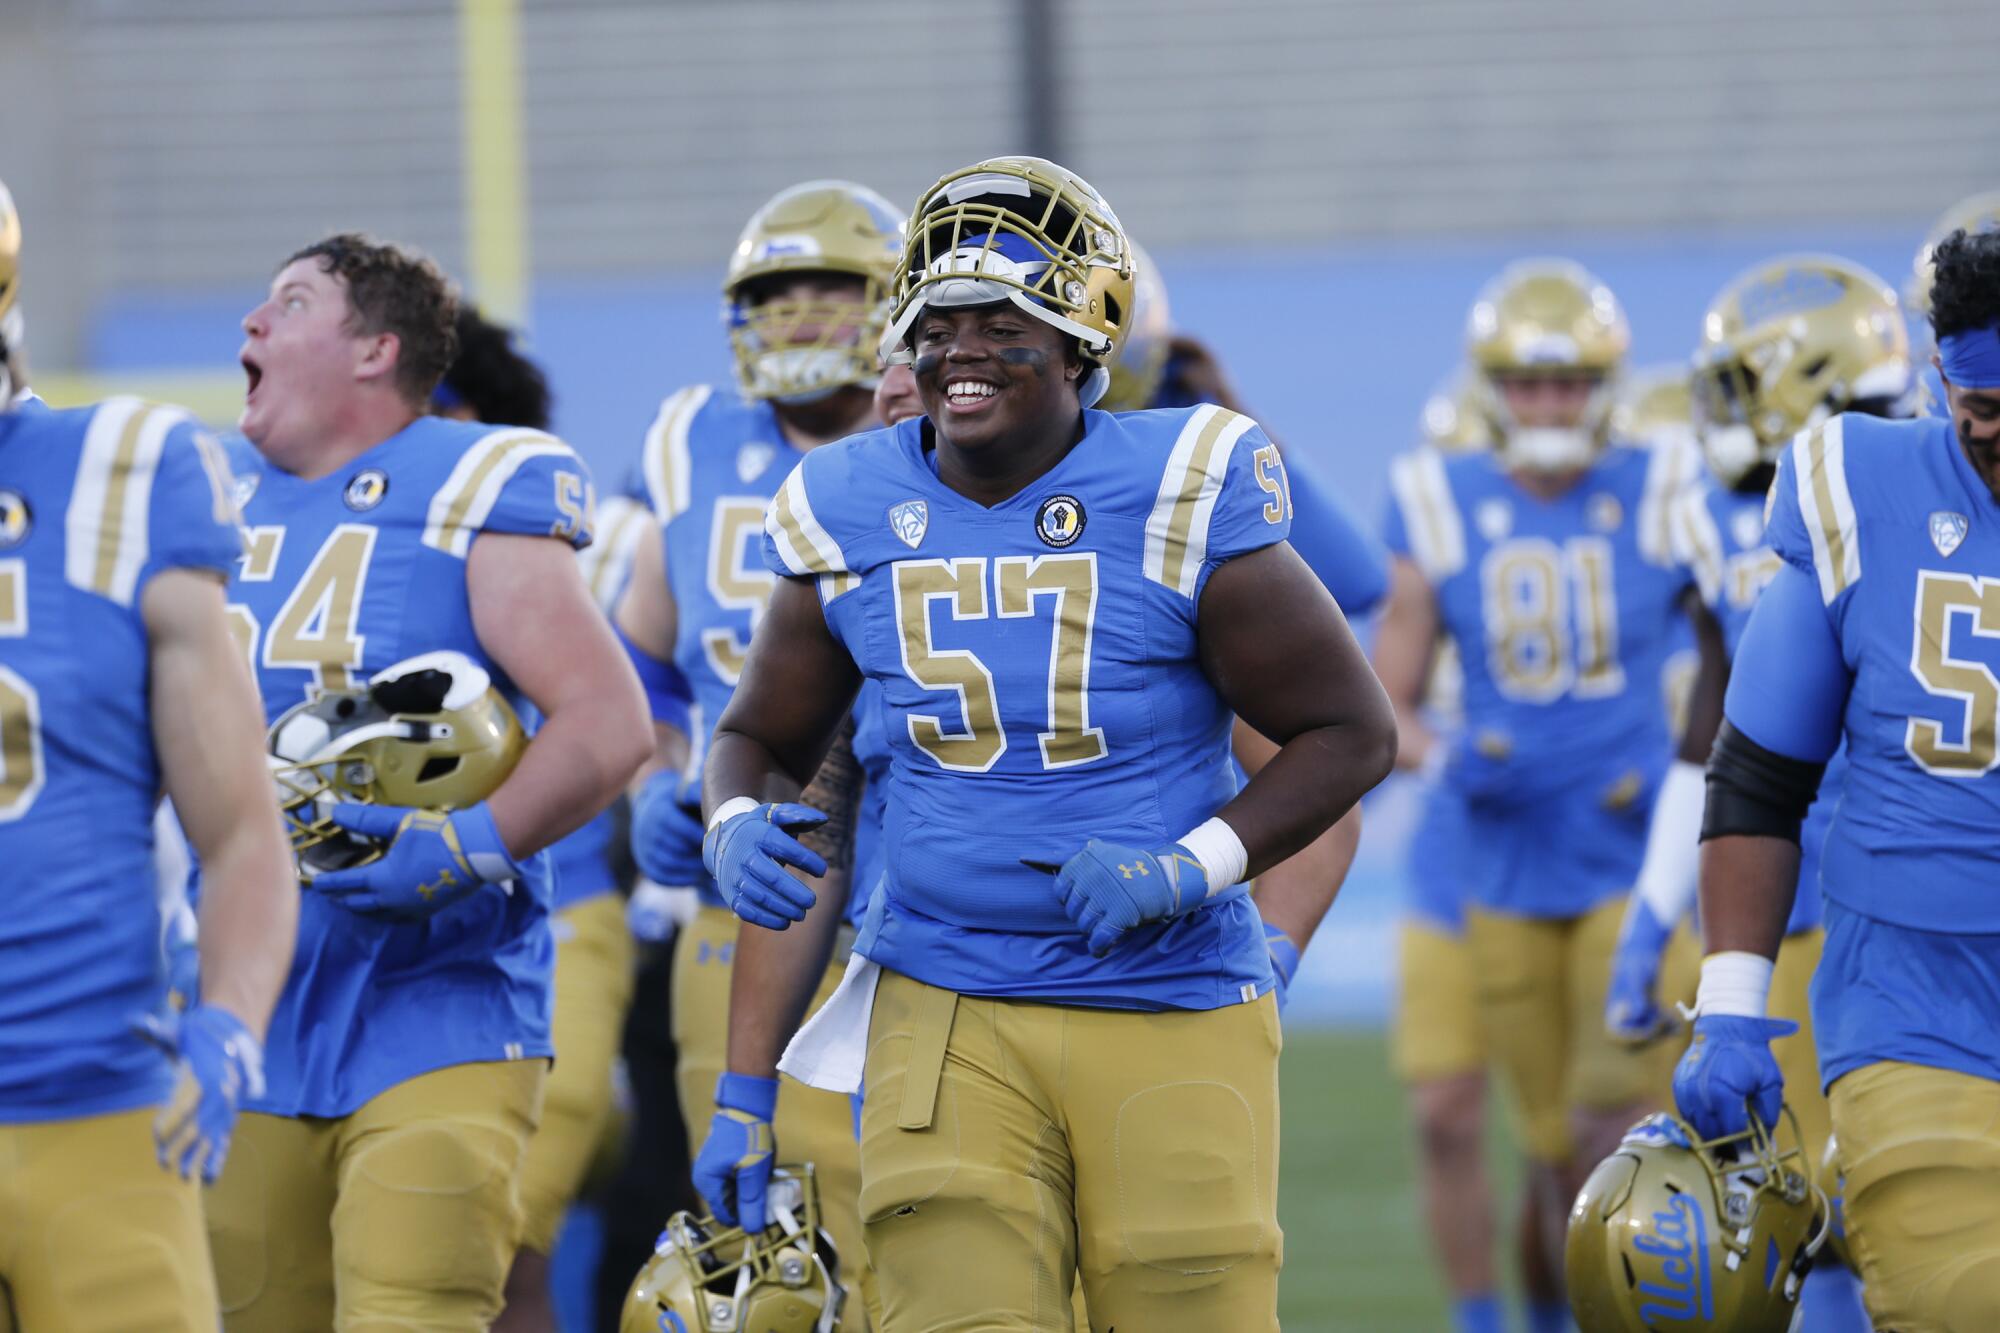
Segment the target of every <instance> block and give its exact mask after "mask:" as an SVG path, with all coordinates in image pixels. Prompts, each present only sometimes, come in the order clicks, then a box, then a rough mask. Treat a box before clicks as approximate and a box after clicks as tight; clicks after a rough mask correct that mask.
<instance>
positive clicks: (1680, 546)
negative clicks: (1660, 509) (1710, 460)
mask: <svg viewBox="0 0 2000 1333" xmlns="http://www.w3.org/2000/svg"><path fill="white" fill-rule="evenodd" d="M1718 495H1719V492H1718V491H1717V489H1716V488H1715V487H1714V486H1713V485H1712V484H1710V483H1708V482H1705V481H1704V482H1701V483H1699V484H1697V485H1694V486H1689V487H1687V488H1686V489H1684V490H1682V491H1681V492H1680V493H1679V494H1677V495H1675V496H1674V497H1673V499H1672V501H1671V502H1670V503H1669V504H1668V507H1667V508H1668V514H1667V524H1668V535H1669V541H1670V548H1671V552H1672V558H1673V563H1674V564H1676V565H1678V566H1680V567H1681V568H1683V569H1685V570H1687V572H1688V573H1689V574H1690V575H1691V576H1692V577H1693V578H1694V583H1695V588H1696V590H1697V591H1698V592H1700V594H1701V600H1702V601H1703V602H1704V603H1705V604H1707V605H1709V606H1715V605H1717V604H1718V603H1719V602H1720V601H1721V600H1722V584H1723V573H1724V570H1725V568H1726V567H1727V565H1728V563H1729V549H1728V547H1727V546H1726V545H1724V541H1723V529H1722V525H1721V524H1720V523H1719V522H1717V519H1716V501H1717V498H1718Z"/></svg>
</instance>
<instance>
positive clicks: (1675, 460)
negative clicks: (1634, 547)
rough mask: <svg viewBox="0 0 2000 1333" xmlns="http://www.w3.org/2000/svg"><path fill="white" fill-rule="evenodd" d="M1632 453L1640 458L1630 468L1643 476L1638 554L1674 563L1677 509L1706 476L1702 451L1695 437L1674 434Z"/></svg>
mask: <svg viewBox="0 0 2000 1333" xmlns="http://www.w3.org/2000/svg"><path fill="white" fill-rule="evenodd" d="M1614 447H1619V446H1614ZM1632 452H1633V453H1634V454H1636V455H1637V457H1636V458H1634V459H1632V460H1631V461H1630V462H1629V463H1628V464H1627V466H1629V467H1631V468H1632V469H1633V470H1634V471H1636V472H1638V473H1639V475H1640V481H1639V503H1638V513H1637V517H1636V520H1635V521H1636V522H1637V524H1638V531H1637V532H1636V533H1635V536H1636V538H1637V541H1638V546H1639V554H1640V556H1641V557H1643V558H1644V559H1645V560H1647V561H1648V562H1649V563H1651V564H1655V565H1668V564H1672V563H1674V531H1673V529H1674V518H1673V515H1674V510H1675V506H1676V504H1677V503H1678V502H1679V500H1680V497H1681V496H1682V495H1683V494H1685V493H1687V492H1688V491H1689V490H1690V489H1691V488H1697V487H1698V485H1699V484H1700V483H1701V482H1702V481H1703V479H1704V477H1705V475H1706V468H1705V467H1704V466H1703V463H1702V457H1701V448H1700V446H1699V445H1697V444H1696V443H1695V441H1694V438H1693V437H1692V436H1690V435H1684V434H1682V433H1680V432H1678V431H1672V432H1668V433H1667V434H1665V435H1662V436H1660V438H1659V439H1657V440H1655V441H1653V442H1652V443H1650V444H1648V445H1646V446H1644V447H1635V448H1634V449H1632Z"/></svg>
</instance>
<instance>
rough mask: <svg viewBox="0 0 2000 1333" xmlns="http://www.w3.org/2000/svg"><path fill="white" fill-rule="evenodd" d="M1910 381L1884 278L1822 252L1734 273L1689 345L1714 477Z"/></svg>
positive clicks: (1699, 421)
mask: <svg viewBox="0 0 2000 1333" xmlns="http://www.w3.org/2000/svg"><path fill="white" fill-rule="evenodd" d="M1914 383H1915V379H1914V377H1913V374H1912V371H1911V367H1910V337H1909V333H1908V331H1907V330H1905V329H1904V327H1903V317H1902V313H1901V311H1899V310H1898V309H1897V308H1896V296H1895V293H1894V292H1892V291H1891V290H1890V289H1889V284H1888V283H1886V282H1884V281H1882V279H1880V278H1878V277H1876V276H1875V275H1874V274H1873V273H1870V272H1869V271H1868V270H1867V269H1865V268H1863V267H1861V265H1859V264H1856V263H1852V262H1850V261H1848V260H1845V259H1839V258H1836V257H1834V256H1832V255H1786V256H1784V257H1782V258H1778V259H1772V260H1768V261H1766V262H1764V263H1762V264H1759V265H1757V266H1756V267H1754V268H1751V269H1749V270H1748V271H1746V272H1744V273H1741V274H1738V275H1737V276H1736V277H1735V278H1734V279H1733V280H1732V281H1731V282H1730V283H1729V285H1728V286H1726V287H1724V288H1723V289H1722V291H1721V293H1720V294H1719V295H1717V296H1716V298H1715V300H1714V301H1712V302H1710V304H1709V307H1708V313H1707V314H1706V315H1704V316H1703V317H1702V322H1701V345H1700V346H1699V347H1697V348H1696V349H1695V353H1694V410H1695V418H1696V426H1697V429H1698V430H1699V431H1700V434H1701V442H1702V449H1703V452H1705V453H1706V454H1707V455H1708V462H1709V466H1710V467H1711V468H1713V469H1714V470H1715V475H1716V477H1717V478H1718V479H1720V480H1721V482H1722V484H1723V485H1725V486H1735V485H1736V484H1737V483H1738V482H1740V481H1742V480H1743V479H1744V478H1745V477H1746V476H1748V475H1749V474H1750V473H1751V471H1752V470H1753V469H1755V468H1756V467H1757V466H1758V465H1759V464H1769V463H1775V462H1777V459H1778V455H1779V454H1780V453H1781V452H1782V451H1783V450H1784V447H1785V446H1786V445H1787V444H1788V443H1790V441H1791V439H1792V437H1793V436H1794V435H1796V434H1798V433H1799V432H1800V431H1801V430H1804V429H1806V428H1807V427H1809V426H1812V425H1815V424H1817V423H1818V422H1820V421H1823V420H1825V419H1826V418H1827V417H1830V416H1833V415H1835V414H1836V413H1840V412H1845V411H1848V410H1849V409H1851V408H1854V407H1856V406H1857V405H1861V404H1868V403H1873V404H1875V405H1876V406H1877V407H1878V409H1881V408H1886V407H1887V406H1888V405H1890V404H1895V403H1898V402H1900V401H1901V400H1902V399H1904V398H1906V397H1908V396H1909V394H1910V392H1911V390H1912V387H1913V385H1914Z"/></svg>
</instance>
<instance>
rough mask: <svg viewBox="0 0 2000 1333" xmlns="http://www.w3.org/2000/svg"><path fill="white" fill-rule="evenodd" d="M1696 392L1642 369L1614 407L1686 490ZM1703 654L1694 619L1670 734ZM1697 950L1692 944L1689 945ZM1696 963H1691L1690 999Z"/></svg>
mask: <svg viewBox="0 0 2000 1333" xmlns="http://www.w3.org/2000/svg"><path fill="white" fill-rule="evenodd" d="M1693 397H1694V391H1693V388H1692V386H1691V385H1690V384H1689V381H1688V368H1687V367H1686V366H1685V365H1681V364H1672V365H1655V366H1639V367H1637V368H1635V369H1631V370H1627V371H1626V372H1624V373H1623V374H1621V375H1620V376H1619V377H1618V386H1617V396H1616V397H1614V398H1613V399H1612V402H1611V438H1612V439H1614V440H1625V441H1628V442H1630V443H1633V444H1643V445H1646V446H1648V447H1651V448H1658V449H1662V450H1665V451H1666V452H1667V454H1668V456H1669V459H1670V460H1671V462H1672V464H1673V465H1674V466H1676V467H1681V468H1685V469H1686V477H1685V479H1684V481H1683V483H1682V484H1683V485H1687V486H1692V485H1694V484H1696V483H1697V482H1698V481H1700V479H1701V450H1700V446H1699V445H1698V444H1697V442H1696V440H1695V433H1694V401H1693ZM1700 665H1701V654H1700V653H1699V652H1698V651H1696V648H1695V639H1694V623H1693V620H1692V618H1688V619H1683V620H1682V621H1680V622H1679V623H1678V624H1677V625H1676V626H1675V629H1674V645H1673V647H1672V648H1671V649H1670V650H1669V652H1668V653H1667V664H1666V666H1665V668H1664V669H1662V670H1661V672H1660V706H1661V707H1662V708H1664V709H1665V710H1666V714H1667V731H1668V734H1670V735H1674V736H1678V735H1680V734H1681V733H1683V732H1685V731H1686V730H1687V710H1688V700H1689V699H1690V698H1691V697H1692V696H1693V693H1694V681H1695V673H1696V672H1697V671H1698V670H1699V669H1700ZM1689 947H1690V949H1692V944H1690V946H1689ZM1696 961H1697V960H1696V959H1695V958H1694V957H1693V956H1692V954H1690V956H1689V957H1688V960H1687V983H1688V986H1689V991H1688V993H1689V995H1692V994H1693V993H1694V992H1693V986H1694V966H1695V963H1696Z"/></svg>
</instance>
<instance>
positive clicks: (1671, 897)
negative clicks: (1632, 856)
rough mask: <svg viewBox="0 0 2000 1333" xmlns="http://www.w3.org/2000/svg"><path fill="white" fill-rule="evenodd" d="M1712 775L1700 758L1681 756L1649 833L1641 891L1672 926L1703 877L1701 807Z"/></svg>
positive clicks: (1645, 900) (1664, 786)
mask: <svg viewBox="0 0 2000 1333" xmlns="http://www.w3.org/2000/svg"><path fill="white" fill-rule="evenodd" d="M1707 799H1708V780H1707V777H1706V775H1705V774H1703V772H1702V770H1701V766H1700V765H1698V764H1690V763H1689V762H1688V761H1687V760H1685V759H1676V760H1675V761H1674V764H1673V767H1671V768H1669V769H1668V770H1667V776H1666V778H1665V780H1663V781H1662V782H1661V783H1660V795H1659V799H1658V800H1657V801H1656V802H1654V805H1653V824H1652V827H1651V829H1650V830H1648V832H1647V834H1646V859H1645V861H1644V863H1643V864H1641V865H1640V867H1639V883H1638V885H1637V888H1636V892H1637V893H1638V895H1639V900H1640V901H1641V902H1643V903H1645V904H1646V906H1647V907H1648V908H1649V909H1651V911H1652V913H1653V917H1654V919H1655V920H1658V921H1659V922H1661V923H1662V924H1664V925H1665V926H1666V927H1667V928H1668V929H1670V930H1671V929H1672V928H1673V927H1674V926H1676V925H1677V924H1679V922H1680V920H1681V918H1682V917H1684V916H1686V915H1687V913H1688V908H1689V906H1690V905H1691V904H1692V903H1693V902H1694V891H1695V885H1696V883H1697V881H1698V880H1699V878H1700V873H1699V872H1700V864H1701V808H1702V803H1703V802H1704V801H1706V800H1707Z"/></svg>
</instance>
